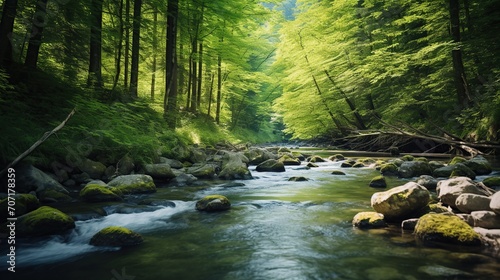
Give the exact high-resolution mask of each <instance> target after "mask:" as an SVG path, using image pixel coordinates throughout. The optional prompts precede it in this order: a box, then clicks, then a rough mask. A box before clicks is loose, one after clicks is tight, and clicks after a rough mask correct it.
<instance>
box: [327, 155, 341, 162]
mask: <svg viewBox="0 0 500 280" xmlns="http://www.w3.org/2000/svg"><path fill="white" fill-rule="evenodd" d="M328 159H329V160H331V161H340V160H344V159H345V157H344V156H343V155H341V154H335V155H333V156H330V157H329V158H328Z"/></svg>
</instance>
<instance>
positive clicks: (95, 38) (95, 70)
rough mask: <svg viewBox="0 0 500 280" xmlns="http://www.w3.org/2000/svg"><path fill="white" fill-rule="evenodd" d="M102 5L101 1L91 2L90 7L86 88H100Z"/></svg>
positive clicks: (93, 0)
mask: <svg viewBox="0 0 500 280" xmlns="http://www.w3.org/2000/svg"><path fill="white" fill-rule="evenodd" d="M102 4H103V0H92V2H91V4H90V5H91V6H90V13H91V15H90V18H91V25H90V59H89V60H90V61H89V75H88V80H87V86H89V87H94V88H102V86H103V83H102V73H101V57H102V54H101V46H102Z"/></svg>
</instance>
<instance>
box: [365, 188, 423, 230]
mask: <svg viewBox="0 0 500 280" xmlns="http://www.w3.org/2000/svg"><path fill="white" fill-rule="evenodd" d="M429 200H430V193H429V191H428V190H427V189H426V188H424V187H422V186H420V185H419V184H417V183H415V182H408V183H406V184H404V185H402V186H399V187H395V188H392V189H390V190H387V191H385V192H377V193H374V194H373V195H372V197H371V206H372V207H373V209H374V210H375V211H377V212H378V213H382V214H384V216H385V218H386V219H387V220H396V221H401V220H404V219H406V218H415V217H418V216H419V214H420V213H422V211H423V209H425V207H426V206H427V204H428V203H429Z"/></svg>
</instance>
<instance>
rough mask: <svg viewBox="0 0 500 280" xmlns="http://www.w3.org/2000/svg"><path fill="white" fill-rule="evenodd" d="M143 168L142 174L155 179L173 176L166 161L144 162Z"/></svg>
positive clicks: (165, 178)
mask: <svg viewBox="0 0 500 280" xmlns="http://www.w3.org/2000/svg"><path fill="white" fill-rule="evenodd" d="M143 170H144V174H146V175H149V176H151V177H153V179H156V180H170V179H173V178H175V174H174V172H173V171H172V168H171V167H170V165H169V164H167V163H157V164H145V165H144V166H143Z"/></svg>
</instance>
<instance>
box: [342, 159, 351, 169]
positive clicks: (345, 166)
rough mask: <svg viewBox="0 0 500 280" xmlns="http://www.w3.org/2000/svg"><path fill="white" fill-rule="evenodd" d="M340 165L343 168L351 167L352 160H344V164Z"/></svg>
mask: <svg viewBox="0 0 500 280" xmlns="http://www.w3.org/2000/svg"><path fill="white" fill-rule="evenodd" d="M340 167H342V168H351V167H352V164H351V163H350V162H347V161H344V162H342V164H340Z"/></svg>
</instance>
